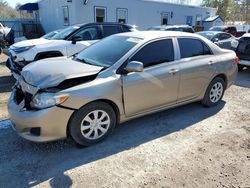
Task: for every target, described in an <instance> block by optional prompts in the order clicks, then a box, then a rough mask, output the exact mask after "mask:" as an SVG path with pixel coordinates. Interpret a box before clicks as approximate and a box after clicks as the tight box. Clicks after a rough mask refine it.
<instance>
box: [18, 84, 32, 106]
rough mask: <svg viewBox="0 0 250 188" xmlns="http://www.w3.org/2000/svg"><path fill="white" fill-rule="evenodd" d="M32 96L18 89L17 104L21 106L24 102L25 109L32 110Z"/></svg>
mask: <svg viewBox="0 0 250 188" xmlns="http://www.w3.org/2000/svg"><path fill="white" fill-rule="evenodd" d="M32 97H33V96H32V94H30V93H27V92H23V91H22V90H21V89H20V88H16V102H17V104H18V105H19V104H20V103H21V102H22V101H23V100H24V104H25V105H24V107H25V108H27V109H30V108H31V106H30V103H31V101H32Z"/></svg>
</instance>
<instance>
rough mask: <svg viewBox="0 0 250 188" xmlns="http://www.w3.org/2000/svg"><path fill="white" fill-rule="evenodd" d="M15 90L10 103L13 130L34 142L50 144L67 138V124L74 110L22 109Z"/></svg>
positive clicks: (56, 108)
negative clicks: (49, 142)
mask: <svg viewBox="0 0 250 188" xmlns="http://www.w3.org/2000/svg"><path fill="white" fill-rule="evenodd" d="M19 106H20V105H18V104H17V102H16V99H15V90H14V91H13V92H12V94H11V97H10V99H9V102H8V111H9V116H10V120H11V122H12V123H13V128H14V129H15V130H16V132H17V133H18V134H19V135H20V136H21V137H23V138H25V139H27V140H30V141H33V142H48V141H54V140H60V139H64V138H66V137H67V124H68V121H69V119H70V117H71V115H72V114H73V112H74V111H73V110H69V109H65V108H60V107H57V106H55V107H51V108H47V109H43V110H25V109H20V107H19Z"/></svg>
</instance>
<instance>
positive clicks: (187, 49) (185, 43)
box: [178, 38, 211, 58]
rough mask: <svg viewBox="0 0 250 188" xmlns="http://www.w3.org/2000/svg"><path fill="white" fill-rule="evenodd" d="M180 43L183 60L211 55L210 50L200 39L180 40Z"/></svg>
mask: <svg viewBox="0 0 250 188" xmlns="http://www.w3.org/2000/svg"><path fill="white" fill-rule="evenodd" d="M178 43H179V47H180V53H181V58H187V57H195V56H200V55H210V54H211V51H210V49H209V48H208V47H207V46H206V45H205V44H204V43H203V42H201V41H200V40H198V39H188V38H179V39H178Z"/></svg>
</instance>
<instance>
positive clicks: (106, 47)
mask: <svg viewBox="0 0 250 188" xmlns="http://www.w3.org/2000/svg"><path fill="white" fill-rule="evenodd" d="M140 40H142V39H140V38H134V37H126V36H110V37H107V38H105V39H103V40H101V41H100V42H97V43H95V44H94V45H92V46H90V47H89V48H86V49H85V50H83V51H82V52H81V53H79V54H78V55H77V56H76V57H75V60H77V61H81V62H83V63H86V64H91V65H95V66H101V67H110V66H112V65H113V64H114V63H115V62H117V61H118V60H119V59H120V58H122V57H123V56H124V55H125V54H126V53H127V52H128V51H129V50H131V49H132V48H133V47H134V46H135V45H136V44H138V42H139V41H140Z"/></svg>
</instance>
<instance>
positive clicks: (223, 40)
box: [218, 33, 233, 49]
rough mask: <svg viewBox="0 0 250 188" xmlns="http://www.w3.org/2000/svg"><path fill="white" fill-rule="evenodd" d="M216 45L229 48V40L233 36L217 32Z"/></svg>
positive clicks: (230, 40)
mask: <svg viewBox="0 0 250 188" xmlns="http://www.w3.org/2000/svg"><path fill="white" fill-rule="evenodd" d="M218 38H219V41H218V46H219V47H221V48H225V49H231V42H232V39H233V36H232V35H231V34H229V33H220V34H219V37H218Z"/></svg>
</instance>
